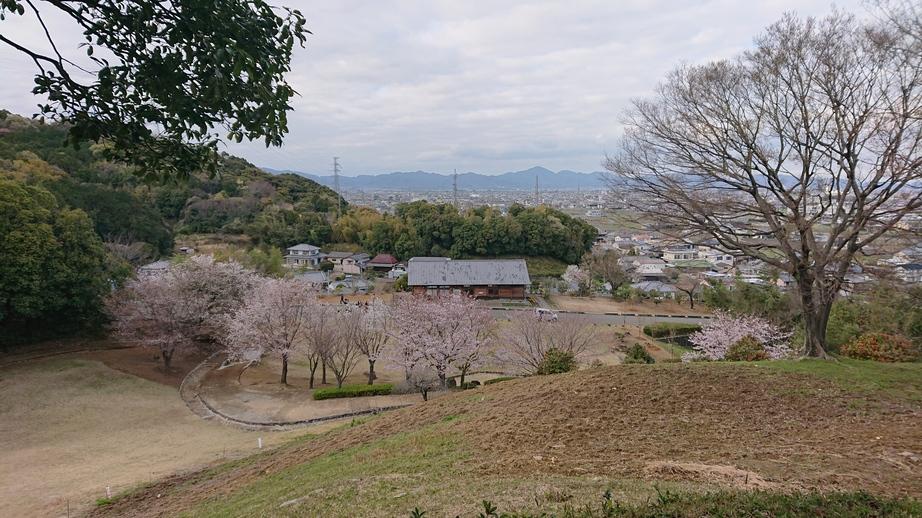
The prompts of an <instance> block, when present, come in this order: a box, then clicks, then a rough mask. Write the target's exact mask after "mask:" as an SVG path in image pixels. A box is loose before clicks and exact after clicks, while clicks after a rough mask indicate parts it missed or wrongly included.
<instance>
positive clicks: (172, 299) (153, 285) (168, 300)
mask: <svg viewBox="0 0 922 518" xmlns="http://www.w3.org/2000/svg"><path fill="white" fill-rule="evenodd" d="M106 305H107V307H108V310H109V313H110V314H111V315H112V317H113V322H114V330H115V332H116V334H117V335H119V336H120V337H122V338H125V339H128V340H133V341H136V342H137V343H139V344H140V345H142V346H144V347H151V348H154V349H157V350H158V351H159V353H160V358H161V359H162V360H163V369H164V370H166V371H169V370H170V364H171V362H172V360H173V355H174V354H175V353H176V351H180V350H187V349H191V348H192V347H193V341H192V340H191V334H192V324H193V322H194V321H193V319H191V318H190V315H191V314H194V311H193V310H191V308H190V307H189V306H188V305H187V304H186V299H185V298H183V297H182V296H181V295H180V292H179V290H178V289H177V287H176V283H175V280H174V278H173V277H172V276H167V275H162V276H155V277H153V276H152V277H145V278H142V279H137V280H133V281H130V282H129V283H128V284H126V285H125V287H124V288H122V289H120V290H119V291H117V292H115V293H114V294H113V295H112V296H111V297H109V299H108V300H107V301H106Z"/></svg>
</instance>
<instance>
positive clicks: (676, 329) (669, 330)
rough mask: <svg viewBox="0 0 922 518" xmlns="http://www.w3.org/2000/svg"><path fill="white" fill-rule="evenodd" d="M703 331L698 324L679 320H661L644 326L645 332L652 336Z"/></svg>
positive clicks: (668, 335) (660, 336)
mask: <svg viewBox="0 0 922 518" xmlns="http://www.w3.org/2000/svg"><path fill="white" fill-rule="evenodd" d="M698 331H701V326H699V325H698V324H681V323H678V322H659V323H657V324H651V325H647V326H643V334H645V335H647V336H649V337H652V338H669V337H670V336H683V335H685V336H687V335H690V334H692V333H696V332H698Z"/></svg>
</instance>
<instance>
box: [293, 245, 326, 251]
mask: <svg viewBox="0 0 922 518" xmlns="http://www.w3.org/2000/svg"><path fill="white" fill-rule="evenodd" d="M288 250H298V251H304V252H312V251H315V250H320V248H319V247H316V246H314V245H309V244H307V243H301V244H298V245H295V246H290V247H288Z"/></svg>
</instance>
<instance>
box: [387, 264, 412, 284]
mask: <svg viewBox="0 0 922 518" xmlns="http://www.w3.org/2000/svg"><path fill="white" fill-rule="evenodd" d="M406 274H407V267H406V265H403V264H398V265H396V266H394V267H393V268H391V270H390V271H389V272H387V278H388V279H394V280H397V279H399V278H401V277H403V276H404V275H406Z"/></svg>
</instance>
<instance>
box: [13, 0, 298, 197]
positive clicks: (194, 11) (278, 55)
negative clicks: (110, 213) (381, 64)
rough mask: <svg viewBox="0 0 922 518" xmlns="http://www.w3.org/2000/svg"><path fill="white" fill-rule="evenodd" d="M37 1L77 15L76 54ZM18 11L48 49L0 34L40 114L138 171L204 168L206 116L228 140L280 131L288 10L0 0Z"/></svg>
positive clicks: (294, 20) (141, 1)
mask: <svg viewBox="0 0 922 518" xmlns="http://www.w3.org/2000/svg"><path fill="white" fill-rule="evenodd" d="M43 11H56V12H57V14H60V15H62V16H63V17H66V18H69V19H70V20H71V21H72V22H73V23H74V24H76V25H77V26H78V27H79V29H80V31H81V33H82V34H83V36H84V38H85V40H86V41H85V43H83V44H82V45H81V46H82V47H83V48H84V49H85V51H86V54H87V58H86V59H85V60H84V61H86V62H87V63H88V64H87V65H85V66H81V65H78V64H75V63H74V62H73V61H71V60H69V59H66V58H64V57H62V56H61V54H59V53H58V52H57V50H58V47H57V46H55V44H54V41H53V36H52V34H53V32H52V31H51V30H49V28H48V27H46V26H45V22H44V19H45V17H43V16H42V15H41V13H42V12H43ZM45 14H46V15H50V14H51V13H47V12H46V13H45ZM27 17H28V18H32V19H33V20H34V21H35V22H37V23H39V24H41V25H42V26H43V28H44V29H45V35H46V36H47V39H48V40H49V43H50V46H51V48H53V49H54V50H55V52H54V53H50V52H45V51H43V50H42V49H40V48H38V47H36V48H29V47H27V46H25V45H24V44H23V43H21V42H17V41H14V40H12V39H10V38H9V37H8V36H6V35H5V32H6V31H0V43H4V44H6V45H7V46H9V47H11V48H12V49H15V50H17V51H19V52H21V53H23V54H25V55H27V56H28V57H29V58H30V59H31V60H32V61H33V62H34V63H35V65H36V67H37V69H38V70H37V75H36V76H35V85H36V86H35V88H34V89H33V90H32V91H33V93H35V94H37V95H41V96H43V97H46V98H47V99H48V102H47V103H45V104H42V105H40V110H41V113H42V115H44V116H45V117H47V118H49V119H52V120H56V121H60V122H65V123H67V124H68V126H69V129H68V139H69V140H70V141H71V142H72V143H75V144H76V143H78V142H81V141H86V140H90V141H94V142H103V141H104V142H107V143H108V146H107V147H106V149H105V153H106V155H107V156H109V157H112V158H117V159H121V160H124V161H127V162H129V163H131V164H134V165H136V166H138V171H139V172H140V173H141V174H143V175H145V176H148V177H157V178H161V179H163V178H185V177H188V175H189V174H190V173H191V172H192V171H196V170H208V171H211V172H215V171H216V170H217V164H218V162H217V147H218V143H219V142H220V141H221V136H220V135H219V134H218V133H217V132H216V131H215V129H214V128H216V127H222V126H223V128H224V129H225V131H226V137H227V138H228V139H230V140H234V141H238V142H239V141H241V140H243V139H247V140H255V139H263V140H264V141H265V143H266V145H267V146H268V145H276V146H277V145H280V144H281V142H282V137H283V136H284V135H285V133H287V131H288V126H287V117H286V112H287V111H288V110H290V109H291V106H290V105H289V100H290V99H291V97H292V96H293V95H294V94H295V91H294V89H292V88H291V86H290V85H289V84H288V83H287V82H286V80H285V75H286V74H287V73H288V72H289V71H290V68H291V53H292V50H293V48H294V45H295V44H296V43H297V44H301V45H303V43H304V42H305V39H306V34H308V33H309V31H307V30H306V29H305V27H304V26H305V20H304V17H303V16H302V15H301V13H300V12H298V11H296V10H291V9H288V8H283V7H282V8H276V7H273V6H272V5H270V4H268V3H266V2H264V1H263V0H216V1H213V2H160V1H157V0H135V1H132V2H124V1H120V0H100V1H94V2H63V1H62V2H42V3H36V2H28V1H25V0H0V20H6V23H23V22H21V21H18V20H17V19H18V18H27ZM97 48H99V49H100V50H103V52H98V53H97V52H95V49H97ZM89 63H91V64H89ZM86 72H89V74H87V73H86ZM86 77H90V78H91V79H84V78H86ZM155 128H156V129H155Z"/></svg>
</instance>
